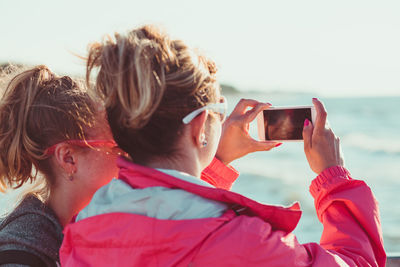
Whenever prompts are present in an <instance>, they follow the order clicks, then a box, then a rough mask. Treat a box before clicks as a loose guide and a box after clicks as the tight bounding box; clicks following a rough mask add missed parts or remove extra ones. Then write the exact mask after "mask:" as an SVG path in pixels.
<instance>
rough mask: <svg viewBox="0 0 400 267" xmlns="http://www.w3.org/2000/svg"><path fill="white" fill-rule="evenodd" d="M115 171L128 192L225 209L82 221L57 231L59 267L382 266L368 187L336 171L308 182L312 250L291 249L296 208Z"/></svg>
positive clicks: (134, 170)
mask: <svg viewBox="0 0 400 267" xmlns="http://www.w3.org/2000/svg"><path fill="white" fill-rule="evenodd" d="M119 166H120V168H121V169H120V174H119V175H120V177H119V178H120V179H122V180H123V181H125V182H126V183H128V184H129V185H130V186H132V187H134V188H147V187H152V186H162V187H166V188H176V189H183V190H185V191H187V192H191V193H193V194H196V195H199V196H201V197H203V198H206V199H212V200H217V201H221V202H224V203H228V204H229V206H230V209H228V210H227V211H226V212H225V213H224V214H223V215H222V216H220V217H217V218H204V219H189V220H160V219H155V218H151V217H146V216H141V215H137V214H130V213H108V214H102V215H97V216H93V217H89V218H87V219H83V220H81V221H79V222H76V223H72V224H70V225H68V226H67V227H66V228H65V230H64V234H65V237H64V242H63V244H62V247H61V250H60V260H61V264H62V265H63V266H324V267H328V266H385V261H386V255H385V251H384V249H383V241H382V233H381V227H380V221H379V211H378V206H377V203H376V201H375V199H374V197H373V195H372V193H371V190H370V189H369V187H368V186H367V185H366V184H365V183H364V182H363V181H359V180H353V179H352V178H350V174H349V173H348V172H347V170H345V169H344V168H342V167H331V168H329V169H327V170H325V171H324V172H322V173H321V174H320V175H319V176H318V177H317V178H316V179H315V180H314V181H313V182H312V184H311V187H310V191H311V194H312V195H313V197H314V199H315V207H316V210H317V215H318V218H319V219H320V221H321V222H322V224H323V225H324V231H323V234H322V237H321V242H320V244H317V243H308V244H299V243H298V242H297V240H296V237H295V236H294V235H293V234H292V233H291V232H292V231H293V229H294V228H295V227H296V225H297V223H298V221H299V219H300V216H301V211H300V210H299V209H298V208H299V207H298V205H297V204H296V205H294V206H292V207H290V208H283V207H279V206H270V205H263V204H260V203H258V202H256V201H253V200H251V199H248V198H246V197H244V196H242V195H239V194H236V193H234V192H230V191H226V190H224V189H218V188H209V187H205V186H201V185H196V184H193V183H190V182H186V181H183V180H180V179H178V178H175V177H172V176H169V175H167V174H164V173H161V172H159V171H157V170H154V169H150V168H146V167H143V166H139V165H135V164H133V163H130V162H127V161H125V160H119ZM228 172H230V173H232V171H231V170H228ZM219 174H220V175H221V176H223V172H221V170H220V172H219Z"/></svg>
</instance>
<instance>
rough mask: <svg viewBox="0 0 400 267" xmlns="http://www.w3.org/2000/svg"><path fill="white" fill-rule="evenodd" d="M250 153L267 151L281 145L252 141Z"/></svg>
mask: <svg viewBox="0 0 400 267" xmlns="http://www.w3.org/2000/svg"><path fill="white" fill-rule="evenodd" d="M251 142H252V145H251V147H252V151H253V152H255V151H268V150H271V149H273V148H275V147H278V146H280V145H282V143H279V142H274V141H257V140H254V139H252V141H251Z"/></svg>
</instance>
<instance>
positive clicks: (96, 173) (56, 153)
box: [0, 66, 274, 266]
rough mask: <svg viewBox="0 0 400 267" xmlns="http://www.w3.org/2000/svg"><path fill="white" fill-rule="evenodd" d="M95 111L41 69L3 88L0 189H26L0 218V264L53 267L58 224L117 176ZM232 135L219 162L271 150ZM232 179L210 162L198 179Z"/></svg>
mask: <svg viewBox="0 0 400 267" xmlns="http://www.w3.org/2000/svg"><path fill="white" fill-rule="evenodd" d="M9 75H11V74H9ZM4 80H6V79H5V78H4V77H3V79H2V81H4ZM102 109H103V108H102V105H101V104H100V103H98V102H97V101H94V100H93V99H92V98H91V97H90V96H89V94H88V93H87V92H86V91H85V90H84V88H83V87H82V86H80V85H79V84H78V83H76V82H74V81H73V80H72V79H71V78H69V77H67V76H64V77H59V76H57V75H55V74H54V73H53V72H51V71H50V70H49V69H48V68H47V67H46V66H37V67H34V68H31V69H28V70H26V71H23V72H21V73H19V74H18V75H16V76H15V77H13V78H12V79H11V81H10V82H9V83H8V85H7V88H6V89H5V91H4V95H3V96H2V98H1V103H0V145H1V148H2V149H1V150H0V189H1V190H4V189H7V188H18V187H21V186H25V187H27V189H26V190H25V191H23V192H22V194H21V196H20V203H19V205H18V206H17V207H16V208H15V209H14V210H12V211H10V212H9V213H8V214H6V216H4V217H3V218H0V265H2V264H22V265H29V266H56V265H57V263H58V262H59V253H58V251H59V248H60V246H61V242H62V239H63V233H62V231H63V227H64V226H65V225H66V224H68V223H69V222H70V221H71V219H72V218H73V216H75V215H76V214H77V213H78V212H79V211H80V210H81V209H82V208H83V207H85V206H86V204H87V203H88V202H89V200H90V199H91V197H92V196H93V194H94V192H95V191H96V190H97V189H98V188H99V187H101V186H103V185H105V184H106V183H108V182H109V181H110V180H111V179H112V178H113V177H117V174H118V168H117V166H116V163H115V160H116V158H117V156H118V155H120V154H123V153H122V150H120V149H119V148H118V146H117V145H116V143H115V142H114V140H113V138H112V134H111V132H110V129H109V126H108V123H107V121H106V118H105V113H104V111H102ZM241 123H242V122H241V121H238V122H237V123H236V126H237V125H240V124H241ZM234 131H235V129H234V127H230V130H228V131H227V134H225V135H224V136H225V137H224V138H223V139H222V140H224V139H227V140H226V141H227V142H223V143H224V144H222V145H221V146H220V149H219V156H220V158H221V160H230V159H232V157H233V159H234V158H237V157H240V156H241V155H243V154H246V153H250V152H253V151H256V150H269V149H270V148H272V147H273V146H274V143H273V142H272V143H268V142H265V143H263V142H256V141H255V140H252V139H250V138H247V137H246V136H243V137H241V138H240V137H239V138H236V139H235V140H229V138H228V136H232V134H233V132H234ZM231 149H235V151H236V152H235V153H232V150H231ZM238 152H239V154H238ZM221 173H223V174H224V175H223V176H221V175H220V174H221ZM237 176H238V174H237V172H236V171H235V170H234V169H233V168H232V167H230V166H226V165H224V164H223V163H222V162H221V161H220V160H218V159H216V158H214V159H213V161H212V162H211V164H210V165H209V166H208V167H207V168H206V169H205V170H204V171H203V172H202V176H201V179H202V180H204V181H206V182H208V183H210V184H213V185H214V186H216V187H219V188H224V189H229V188H230V187H231V185H232V183H233V181H234V180H235V179H236V178H237ZM30 183H33V184H32V185H30ZM33 185H34V187H32V186H33Z"/></svg>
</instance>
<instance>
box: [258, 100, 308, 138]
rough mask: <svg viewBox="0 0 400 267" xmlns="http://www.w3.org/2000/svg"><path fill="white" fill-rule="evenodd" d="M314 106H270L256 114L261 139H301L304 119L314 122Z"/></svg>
mask: <svg viewBox="0 0 400 267" xmlns="http://www.w3.org/2000/svg"><path fill="white" fill-rule="evenodd" d="M315 116H316V112H315V107H314V106H294V107H270V108H269V109H267V110H264V111H262V112H260V113H259V114H258V115H257V126H258V136H259V138H260V140H261V141H279V142H290V141H302V140H303V126H304V121H305V119H308V120H309V121H310V122H312V123H314V121H315Z"/></svg>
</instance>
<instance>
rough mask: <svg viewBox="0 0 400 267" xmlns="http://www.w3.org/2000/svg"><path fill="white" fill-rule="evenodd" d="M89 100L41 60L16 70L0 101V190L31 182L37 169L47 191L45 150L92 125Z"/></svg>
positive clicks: (80, 136)
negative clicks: (31, 66) (28, 66)
mask: <svg viewBox="0 0 400 267" xmlns="http://www.w3.org/2000/svg"><path fill="white" fill-rule="evenodd" d="M94 110H95V106H94V102H93V100H92V99H91V98H90V97H89V95H88V94H87V93H86V92H85V91H84V90H83V89H82V87H80V86H79V85H78V84H77V83H76V82H74V81H73V80H72V79H71V78H69V77H67V76H64V77H58V76H57V75H55V74H54V73H52V72H51V71H50V70H49V69H48V68H47V67H46V66H43V65H42V66H37V67H34V68H32V69H29V70H26V71H24V72H22V73H20V74H18V75H16V76H15V77H14V78H13V79H12V80H11V81H10V82H9V83H8V85H7V87H6V89H5V91H4V95H3V96H2V98H1V102H0V147H1V148H2V149H1V151H0V191H4V190H5V189H7V188H14V189H16V188H19V187H21V186H22V185H24V184H25V183H27V182H28V181H29V182H31V183H32V182H34V181H35V180H36V178H38V174H39V173H41V174H42V175H43V176H44V177H45V178H47V179H46V180H45V183H46V186H42V188H41V190H40V191H41V194H42V195H43V194H44V195H46V194H47V195H48V194H49V188H48V185H50V184H52V183H53V182H54V181H53V180H52V177H53V168H52V166H51V164H50V160H49V156H47V155H46V153H45V151H46V149H47V148H48V147H50V146H52V145H54V144H56V143H59V142H61V141H64V140H67V139H84V138H85V135H86V129H89V128H90V127H91V126H92V125H93V121H94V115H93V114H94Z"/></svg>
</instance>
